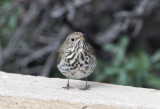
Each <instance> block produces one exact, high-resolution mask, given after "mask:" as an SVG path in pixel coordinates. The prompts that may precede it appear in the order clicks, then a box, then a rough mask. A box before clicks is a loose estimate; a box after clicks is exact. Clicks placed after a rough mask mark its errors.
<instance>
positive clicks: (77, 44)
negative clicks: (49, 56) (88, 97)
mask: <svg viewBox="0 0 160 109" xmlns="http://www.w3.org/2000/svg"><path fill="white" fill-rule="evenodd" d="M95 66H96V55H95V52H94V49H93V47H92V46H91V45H89V44H88V43H86V42H85V39H84V35H83V33H81V32H74V33H71V34H69V35H68V36H67V38H66V40H65V41H64V43H63V44H62V45H61V47H60V49H59V53H58V57H57V67H58V69H59V70H60V72H61V73H62V74H63V75H65V76H66V77H68V84H67V86H66V87H64V88H66V89H69V88H71V87H70V85H69V78H75V79H81V78H86V86H85V88H82V89H88V88H89V85H87V76H89V75H90V74H91V73H92V72H93V70H94V68H95Z"/></svg>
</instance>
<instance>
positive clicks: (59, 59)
mask: <svg viewBox="0 0 160 109" xmlns="http://www.w3.org/2000/svg"><path fill="white" fill-rule="evenodd" d="M63 47H64V46H63V44H62V45H61V46H60V49H59V51H58V56H57V64H59V63H60V61H61V59H62V56H63V53H64V50H63Z"/></svg>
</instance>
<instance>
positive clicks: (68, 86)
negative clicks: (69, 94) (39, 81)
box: [62, 84, 73, 90]
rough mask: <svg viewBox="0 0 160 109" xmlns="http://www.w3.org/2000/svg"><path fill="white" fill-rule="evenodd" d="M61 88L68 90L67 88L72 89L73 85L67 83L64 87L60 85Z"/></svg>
mask: <svg viewBox="0 0 160 109" xmlns="http://www.w3.org/2000/svg"><path fill="white" fill-rule="evenodd" d="M62 88H64V89H67V90H69V89H73V87H71V86H70V85H69V84H67V86H66V87H62Z"/></svg>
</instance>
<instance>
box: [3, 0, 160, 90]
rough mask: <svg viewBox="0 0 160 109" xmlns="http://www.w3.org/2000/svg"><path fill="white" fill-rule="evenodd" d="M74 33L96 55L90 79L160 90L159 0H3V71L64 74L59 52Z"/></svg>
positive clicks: (49, 75) (46, 74) (52, 74)
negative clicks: (93, 50) (58, 67)
mask: <svg viewBox="0 0 160 109" xmlns="http://www.w3.org/2000/svg"><path fill="white" fill-rule="evenodd" d="M74 31H81V32H83V33H85V34H86V37H85V38H86V40H87V41H88V42H89V43H90V44H91V45H92V46H93V47H94V48H95V51H96V54H97V67H96V69H95V71H94V73H93V74H92V75H91V76H90V77H89V80H90V81H99V82H106V83H111V84H121V85H130V86H136V87H145V88H155V89H160V0H132V1H131V0H1V1H0V70H2V71H6V72H12V73H13V72H14V73H20V74H27V75H37V76H47V77H54V78H57V77H58V78H59V77H60V78H65V77H64V76H63V75H62V74H61V73H60V72H59V71H58V69H57V67H56V58H57V52H58V49H59V46H60V45H61V43H62V42H63V41H64V39H65V37H66V36H67V35H68V34H69V33H71V32H74Z"/></svg>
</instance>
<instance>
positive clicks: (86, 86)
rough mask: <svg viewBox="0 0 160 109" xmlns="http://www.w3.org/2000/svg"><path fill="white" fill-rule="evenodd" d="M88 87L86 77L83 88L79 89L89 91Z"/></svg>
mask: <svg viewBox="0 0 160 109" xmlns="http://www.w3.org/2000/svg"><path fill="white" fill-rule="evenodd" d="M89 88H90V85H87V77H86V85H85V87H84V88H80V90H89Z"/></svg>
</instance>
